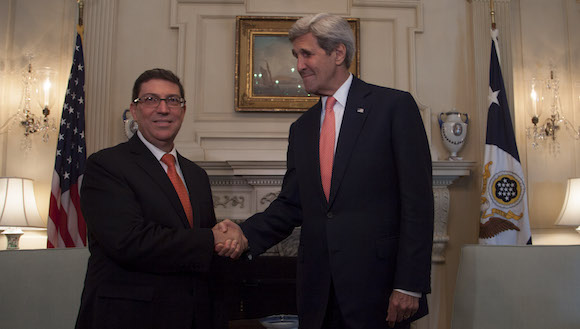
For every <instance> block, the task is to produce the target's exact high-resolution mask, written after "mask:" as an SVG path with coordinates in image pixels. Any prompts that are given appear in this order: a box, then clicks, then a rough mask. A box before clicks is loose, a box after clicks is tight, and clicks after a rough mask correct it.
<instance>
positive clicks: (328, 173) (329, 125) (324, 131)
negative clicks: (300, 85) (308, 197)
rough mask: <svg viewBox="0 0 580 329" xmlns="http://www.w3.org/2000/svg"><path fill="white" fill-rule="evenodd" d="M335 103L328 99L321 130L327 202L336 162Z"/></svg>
mask: <svg viewBox="0 0 580 329" xmlns="http://www.w3.org/2000/svg"><path fill="white" fill-rule="evenodd" d="M335 103H336V99H335V98H334V97H332V96H331V97H328V98H327V99H326V107H325V114H324V121H323V122H322V128H321V129H320V146H319V152H320V178H321V180H322V189H323V190H324V195H325V196H326V200H329V197H330V180H331V178H332V163H333V162H334V139H335V137H336V134H335V125H334V123H335V121H334V109H333V108H334V104H335Z"/></svg>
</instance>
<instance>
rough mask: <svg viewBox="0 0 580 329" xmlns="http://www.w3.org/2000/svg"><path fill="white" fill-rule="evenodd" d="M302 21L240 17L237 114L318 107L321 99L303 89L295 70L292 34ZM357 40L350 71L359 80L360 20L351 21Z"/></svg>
mask: <svg viewBox="0 0 580 329" xmlns="http://www.w3.org/2000/svg"><path fill="white" fill-rule="evenodd" d="M298 19H299V17H277V16H237V17H236V81H235V84H236V85H235V108H236V111H237V112H303V111H305V110H307V109H308V108H310V107H311V106H313V105H314V104H316V102H317V101H318V96H311V95H308V94H307V93H306V92H305V91H304V90H303V89H302V86H301V84H302V79H301V78H300V75H299V74H298V72H297V71H296V69H295V68H294V67H295V66H296V59H295V58H294V57H293V56H292V44H291V43H290V41H289V40H288V31H289V30H290V28H291V27H292V25H293V24H294V22H296V20H298ZM347 21H348V22H349V24H350V25H351V27H352V29H353V33H354V37H355V46H356V52H355V56H354V59H353V61H352V64H351V66H350V71H351V72H352V73H353V75H354V76H356V77H358V76H359V72H360V70H359V67H360V56H359V30H360V21H359V19H358V18H347Z"/></svg>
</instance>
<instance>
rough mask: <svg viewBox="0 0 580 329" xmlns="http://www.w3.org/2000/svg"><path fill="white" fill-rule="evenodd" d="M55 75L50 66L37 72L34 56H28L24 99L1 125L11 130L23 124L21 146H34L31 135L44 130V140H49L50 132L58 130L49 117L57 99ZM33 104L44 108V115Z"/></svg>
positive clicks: (23, 92) (24, 75)
mask: <svg viewBox="0 0 580 329" xmlns="http://www.w3.org/2000/svg"><path fill="white" fill-rule="evenodd" d="M55 76H56V72H55V71H54V70H52V69H50V68H48V67H45V68H41V69H40V70H38V71H37V72H35V71H34V70H33V69H32V56H31V55H29V56H28V65H27V68H26V70H25V72H24V73H23V90H22V99H21V101H20V105H19V108H18V112H17V113H16V114H15V115H13V116H12V117H11V118H10V119H8V121H7V122H6V123H5V124H4V125H3V126H2V127H1V128H2V129H1V130H4V128H5V127H8V130H11V129H12V126H14V125H20V126H22V128H24V139H23V140H22V143H21V147H22V148H23V149H25V150H30V149H31V148H32V141H31V140H30V137H29V136H30V135H33V134H36V133H38V132H42V140H43V141H44V142H48V140H49V134H50V133H51V132H53V131H56V125H55V120H54V119H53V118H49V115H50V109H51V108H52V106H53V105H54V103H55V100H56V94H55V88H54V83H55ZM32 104H35V107H36V106H38V107H40V109H42V115H37V114H35V113H34V112H35V111H33V105H32Z"/></svg>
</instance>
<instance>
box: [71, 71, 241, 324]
mask: <svg viewBox="0 0 580 329" xmlns="http://www.w3.org/2000/svg"><path fill="white" fill-rule="evenodd" d="M132 100H133V102H132V103H131V106H130V110H131V114H132V115H133V117H134V118H135V119H136V121H137V123H138V125H139V131H138V132H137V134H135V135H134V136H133V137H132V138H131V139H130V140H129V141H128V142H126V143H121V144H119V145H117V146H115V147H112V148H109V149H105V150H102V151H100V152H97V153H95V154H93V155H92V156H91V157H90V158H89V159H88V161H87V165H86V173H85V175H84V179H83V184H82V187H81V209H82V212H83V216H84V218H85V220H86V222H87V227H88V233H89V249H90V252H91V256H90V258H89V263H88V268H87V274H86V278H85V287H84V290H83V294H82V299H81V306H80V310H79V315H78V319H77V324H76V328H78V329H81V328H82V329H84V328H94V329H106V328H123V329H127V328H139V329H143V328H151V329H159V328H168V329H169V328H171V329H174V328H198V329H207V328H223V327H225V319H224V317H223V314H222V313H221V312H222V309H221V299H220V296H219V291H218V289H217V287H218V286H219V285H217V284H215V282H214V280H215V279H216V277H215V275H214V274H215V273H214V270H215V265H216V264H215V263H216V260H217V259H218V258H219V257H214V245H215V244H217V243H221V244H225V245H226V246H227V248H228V250H229V251H231V252H229V253H228V255H230V256H232V257H234V258H235V257H237V256H238V255H239V253H240V252H241V250H240V248H245V247H246V245H247V242H245V241H244V240H243V238H242V237H241V236H240V235H237V236H236V235H233V234H234V231H230V232H228V233H229V234H230V235H229V236H228V235H226V234H225V233H224V232H220V231H218V230H217V229H212V227H214V225H215V224H216V219H215V214H214V210H213V201H212V196H211V192H210V184H209V179H208V176H207V174H206V173H205V171H204V170H203V169H201V168H200V167H199V166H197V165H196V164H195V163H193V162H191V161H189V160H187V159H186V158H184V157H182V156H181V155H179V153H177V152H176V150H175V147H174V144H173V140H174V139H175V136H176V135H177V133H178V131H179V128H180V127H181V123H182V122H183V118H184V116H185V110H186V107H185V99H184V91H183V86H182V85H181V82H180V81H179V78H178V77H177V76H175V75H174V74H173V73H172V72H170V71H167V70H163V69H153V70H148V71H146V72H144V73H143V74H141V76H139V78H137V80H136V81H135V85H134V87H133V98H132ZM232 240H233V241H234V242H233V243H232V244H230V243H231V241H232ZM237 242H239V243H237ZM236 244H237V246H236Z"/></svg>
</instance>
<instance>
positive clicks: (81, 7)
mask: <svg viewBox="0 0 580 329" xmlns="http://www.w3.org/2000/svg"><path fill="white" fill-rule="evenodd" d="M77 3H78V5H79V21H78V24H77V32H78V34H79V35H80V36H81V42H84V37H85V36H84V35H85V27H84V25H83V24H84V22H83V12H84V9H85V1H84V0H77Z"/></svg>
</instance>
